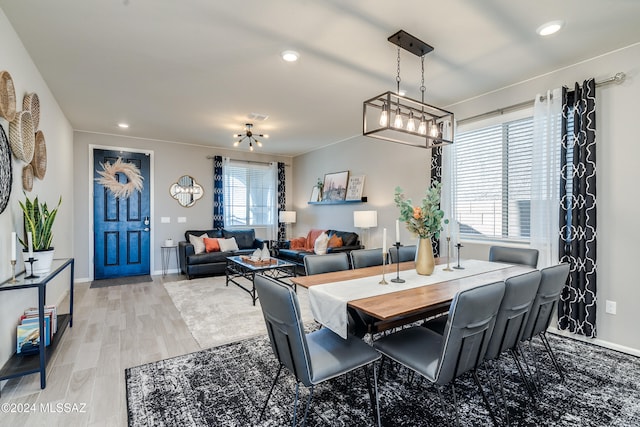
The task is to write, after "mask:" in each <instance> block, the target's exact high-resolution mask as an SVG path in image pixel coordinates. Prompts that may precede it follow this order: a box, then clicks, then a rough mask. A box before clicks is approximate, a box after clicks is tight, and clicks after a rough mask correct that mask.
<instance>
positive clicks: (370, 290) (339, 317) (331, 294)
mask: <svg viewBox="0 0 640 427" xmlns="http://www.w3.org/2000/svg"><path fill="white" fill-rule="evenodd" d="M510 266H511V264H502V263H497V262H489V261H479V260H466V262H465V264H464V270H456V269H454V270H453V271H442V270H443V269H444V268H445V266H444V265H436V269H435V270H434V272H433V273H432V274H431V275H430V276H422V275H419V274H418V273H416V271H415V270H405V271H401V272H400V278H402V279H404V280H405V283H393V282H391V281H390V279H392V278H394V277H396V271H395V269H393V268H391V267H392V266H391V267H389V266H387V274H386V275H385V277H386V279H387V281H388V282H389V284H388V285H380V284H378V282H380V279H381V278H382V267H380V275H377V276H371V277H363V278H360V279H352V280H345V281H342V282H334V283H327V284H324V285H316V286H311V287H310V288H309V305H310V306H311V313H312V314H313V317H314V318H315V319H316V320H317V321H318V322H320V323H322V324H323V325H324V326H326V327H327V328H329V329H331V330H332V331H333V332H335V333H336V334H338V335H340V336H341V337H342V338H347V323H348V321H347V303H348V302H349V301H352V300H356V299H361V298H367V297H373V296H377V295H384V294H389V293H392V292H397V291H403V290H405V289H413V288H418V287H420V286H425V285H432V284H434V283H440V282H445V281H447V280H453V279H459V278H462V277H468V276H474V275H476V274H480V273H486V272H489V271H494V270H500V269H502V268H507V267H510Z"/></svg>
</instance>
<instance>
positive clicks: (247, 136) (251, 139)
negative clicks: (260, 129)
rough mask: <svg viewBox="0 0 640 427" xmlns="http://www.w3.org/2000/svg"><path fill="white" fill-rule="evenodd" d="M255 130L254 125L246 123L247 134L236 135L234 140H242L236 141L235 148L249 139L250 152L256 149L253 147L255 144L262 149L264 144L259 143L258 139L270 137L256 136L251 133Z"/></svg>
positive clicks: (265, 135) (264, 135)
mask: <svg viewBox="0 0 640 427" xmlns="http://www.w3.org/2000/svg"><path fill="white" fill-rule="evenodd" d="M252 128H253V124H252V123H246V124H245V129H246V130H245V132H244V133H238V134H234V135H233V136H234V138H240V139H239V140H237V141H235V142H234V143H233V146H234V147H237V146H239V145H240V144H241V143H242V141H244V140H245V139H247V140H248V141H249V151H253V149H254V147H253V143H254V142H255V143H256V145H257V146H258V147H262V142H261V141H259V140H258V139H257V138H256V137H260V138H269V135H267V134H262V133H260V134H255V133H253V132H252V131H251V129H252Z"/></svg>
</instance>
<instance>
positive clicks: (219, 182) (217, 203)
mask: <svg viewBox="0 0 640 427" xmlns="http://www.w3.org/2000/svg"><path fill="white" fill-rule="evenodd" d="M213 228H214V229H220V228H224V177H223V176H222V156H214V157H213Z"/></svg>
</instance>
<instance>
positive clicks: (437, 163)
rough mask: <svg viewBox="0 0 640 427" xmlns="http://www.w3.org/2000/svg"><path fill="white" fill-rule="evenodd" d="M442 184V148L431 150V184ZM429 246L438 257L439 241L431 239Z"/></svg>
mask: <svg viewBox="0 0 640 427" xmlns="http://www.w3.org/2000/svg"><path fill="white" fill-rule="evenodd" d="M436 182H438V183H442V147H435V148H432V149H431V184H432V185H433V184H434V183H436ZM431 246H432V247H433V256H434V257H439V256H440V240H439V239H436V238H435V237H432V238H431Z"/></svg>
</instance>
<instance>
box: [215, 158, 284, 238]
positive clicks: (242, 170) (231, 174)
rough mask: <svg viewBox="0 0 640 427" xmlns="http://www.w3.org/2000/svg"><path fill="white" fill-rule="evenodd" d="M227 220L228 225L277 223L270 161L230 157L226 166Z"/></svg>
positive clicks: (225, 195)
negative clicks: (267, 162)
mask: <svg viewBox="0 0 640 427" xmlns="http://www.w3.org/2000/svg"><path fill="white" fill-rule="evenodd" d="M223 175H224V204H225V206H224V215H225V218H224V223H225V226H227V227H239V226H254V227H260V226H271V225H273V224H275V223H276V218H275V216H274V215H275V212H276V209H275V202H276V191H277V185H276V177H275V174H274V169H273V168H272V167H271V166H269V165H259V164H247V163H242V162H234V161H229V162H227V163H225V165H224V168H223Z"/></svg>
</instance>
